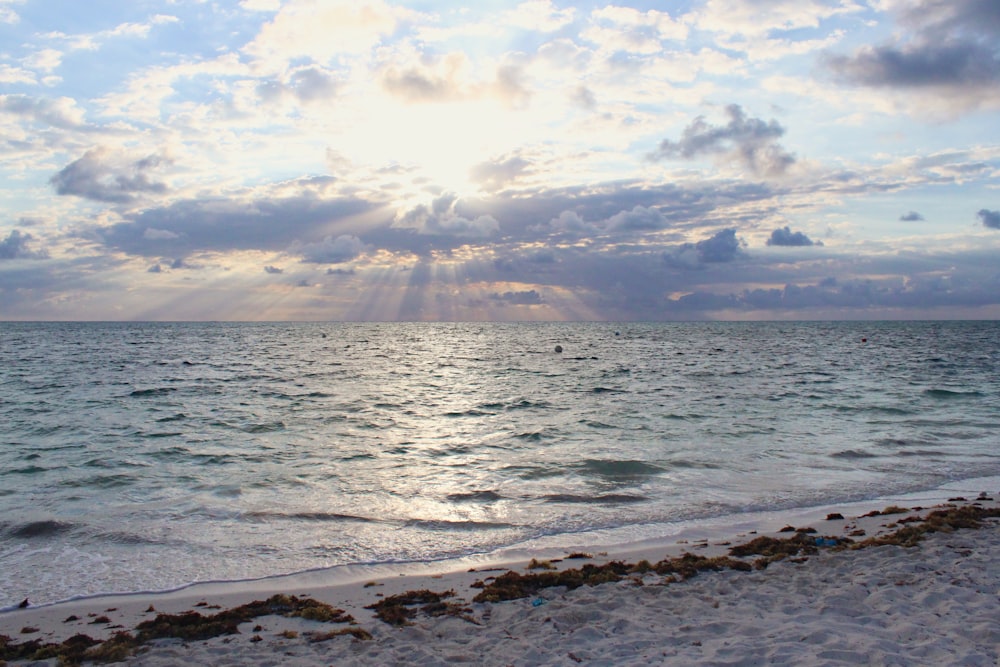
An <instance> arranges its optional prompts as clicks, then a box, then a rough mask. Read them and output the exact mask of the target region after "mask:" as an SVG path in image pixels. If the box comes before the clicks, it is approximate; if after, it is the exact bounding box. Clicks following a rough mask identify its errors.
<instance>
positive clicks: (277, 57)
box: [244, 0, 401, 70]
mask: <svg viewBox="0 0 1000 667" xmlns="http://www.w3.org/2000/svg"><path fill="white" fill-rule="evenodd" d="M400 13H401V10H395V9H393V8H392V7H390V6H389V5H388V4H386V3H385V2H383V1H382V0H289V1H288V2H285V3H284V4H283V5H282V6H281V9H280V10H279V11H278V13H277V14H276V15H275V17H274V19H273V20H271V21H270V22H268V23H266V24H264V26H263V27H262V28H261V30H260V32H259V33H258V35H257V37H256V38H255V39H254V40H253V41H252V42H251V43H250V44H248V45H247V46H246V47H245V49H244V50H245V51H246V52H247V53H248V54H250V55H252V56H255V57H257V58H258V59H260V60H261V61H263V62H265V63H268V64H270V65H271V66H272V67H274V68H276V69H278V70H280V69H283V66H284V64H285V63H287V62H291V61H294V60H296V59H299V58H309V59H312V60H313V61H314V62H316V63H319V64H326V63H328V62H330V61H331V60H332V59H333V58H334V57H335V56H337V55H338V54H356V53H366V52H368V51H369V50H371V49H372V48H373V47H374V46H375V45H377V44H378V43H379V42H380V41H381V39H382V38H383V37H384V36H385V35H389V34H391V33H392V32H393V31H395V29H396V25H397V21H398V17H399V15H400Z"/></svg>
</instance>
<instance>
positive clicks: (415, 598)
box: [365, 589, 479, 626]
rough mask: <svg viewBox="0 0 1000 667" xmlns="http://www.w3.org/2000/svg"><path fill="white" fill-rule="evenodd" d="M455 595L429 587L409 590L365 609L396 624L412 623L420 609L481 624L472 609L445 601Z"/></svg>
mask: <svg viewBox="0 0 1000 667" xmlns="http://www.w3.org/2000/svg"><path fill="white" fill-rule="evenodd" d="M453 597H455V591H453V590H448V591H445V592H444V593H435V592H434V591H429V590H427V589H423V590H419V591H407V592H406V593H400V594H399V595H390V596H389V597H387V598H385V599H382V600H379V601H378V602H376V603H375V604H370V605H368V606H367V607H365V609H372V610H374V612H375V617H376V618H378V619H379V620H381V621H383V622H385V623H388V624H389V625H395V626H403V625H412V624H411V623H410V621H411V619H413V618H416V616H417V612H418V611H421V612H423V613H425V614H427V615H429V616H456V617H458V618H461V619H462V620H464V621H468V622H469V623H473V624H475V625H479V622H478V621H476V620H475V619H474V618H473V617H472V616H471V614H472V609H470V608H469V607H467V606H464V605H462V604H459V603H456V602H445V600H447V599H448V598H453ZM417 605H422V606H420V607H419V609H417V608H415V607H417Z"/></svg>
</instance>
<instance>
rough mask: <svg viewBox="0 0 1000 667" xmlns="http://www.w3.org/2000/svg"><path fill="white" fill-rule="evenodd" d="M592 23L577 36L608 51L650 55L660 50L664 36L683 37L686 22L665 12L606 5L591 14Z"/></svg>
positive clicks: (685, 34)
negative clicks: (675, 19) (677, 19)
mask: <svg viewBox="0 0 1000 667" xmlns="http://www.w3.org/2000/svg"><path fill="white" fill-rule="evenodd" d="M590 18H591V21H592V22H593V25H592V26H591V27H589V28H587V29H586V30H584V31H583V32H582V33H581V34H580V36H581V37H583V38H584V39H586V40H588V41H590V42H593V43H595V44H598V45H599V47H600V48H601V49H602V50H604V51H608V52H623V53H637V54H646V55H651V54H655V53H659V52H661V51H662V50H663V41H664V40H683V39H685V38H686V37H687V34H688V26H687V24H685V23H683V22H680V21H674V20H673V19H672V18H671V17H670V15H669V14H667V13H666V12H660V11H657V10H655V9H650V10H648V11H646V12H642V11H639V10H637V9H634V8H632V7H621V6H616V5H607V6H605V7H603V8H601V9H595V10H594V11H593V12H592V13H591V15H590Z"/></svg>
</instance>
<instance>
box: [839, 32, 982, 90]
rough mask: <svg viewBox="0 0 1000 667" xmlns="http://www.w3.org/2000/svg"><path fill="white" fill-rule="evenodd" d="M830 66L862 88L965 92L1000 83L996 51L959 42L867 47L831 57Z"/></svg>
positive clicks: (842, 76)
mask: <svg viewBox="0 0 1000 667" xmlns="http://www.w3.org/2000/svg"><path fill="white" fill-rule="evenodd" d="M828 66H829V67H830V68H831V69H832V70H833V71H834V73H835V74H837V75H838V76H839V77H840V78H841V79H843V80H845V81H846V82H848V83H855V84H860V85H862V86H873V87H879V86H885V87H895V88H919V87H934V86H946V87H955V88H966V87H971V86H987V87H993V86H996V85H997V84H998V83H1000V57H998V54H997V51H996V50H995V49H993V48H989V47H986V46H983V45H980V44H970V43H960V42H950V43H948V42H945V43H935V44H915V45H905V46H897V45H886V46H875V47H872V46H868V47H864V48H862V49H860V50H858V51H857V52H855V53H854V55H852V56H835V57H831V58H830V59H829V60H828Z"/></svg>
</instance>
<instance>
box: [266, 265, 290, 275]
mask: <svg viewBox="0 0 1000 667" xmlns="http://www.w3.org/2000/svg"><path fill="white" fill-rule="evenodd" d="M284 272H285V270H284V269H279V268H278V267H277V266H270V265H268V266H265V267H264V273H270V274H271V275H281V274H282V273H284Z"/></svg>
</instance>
